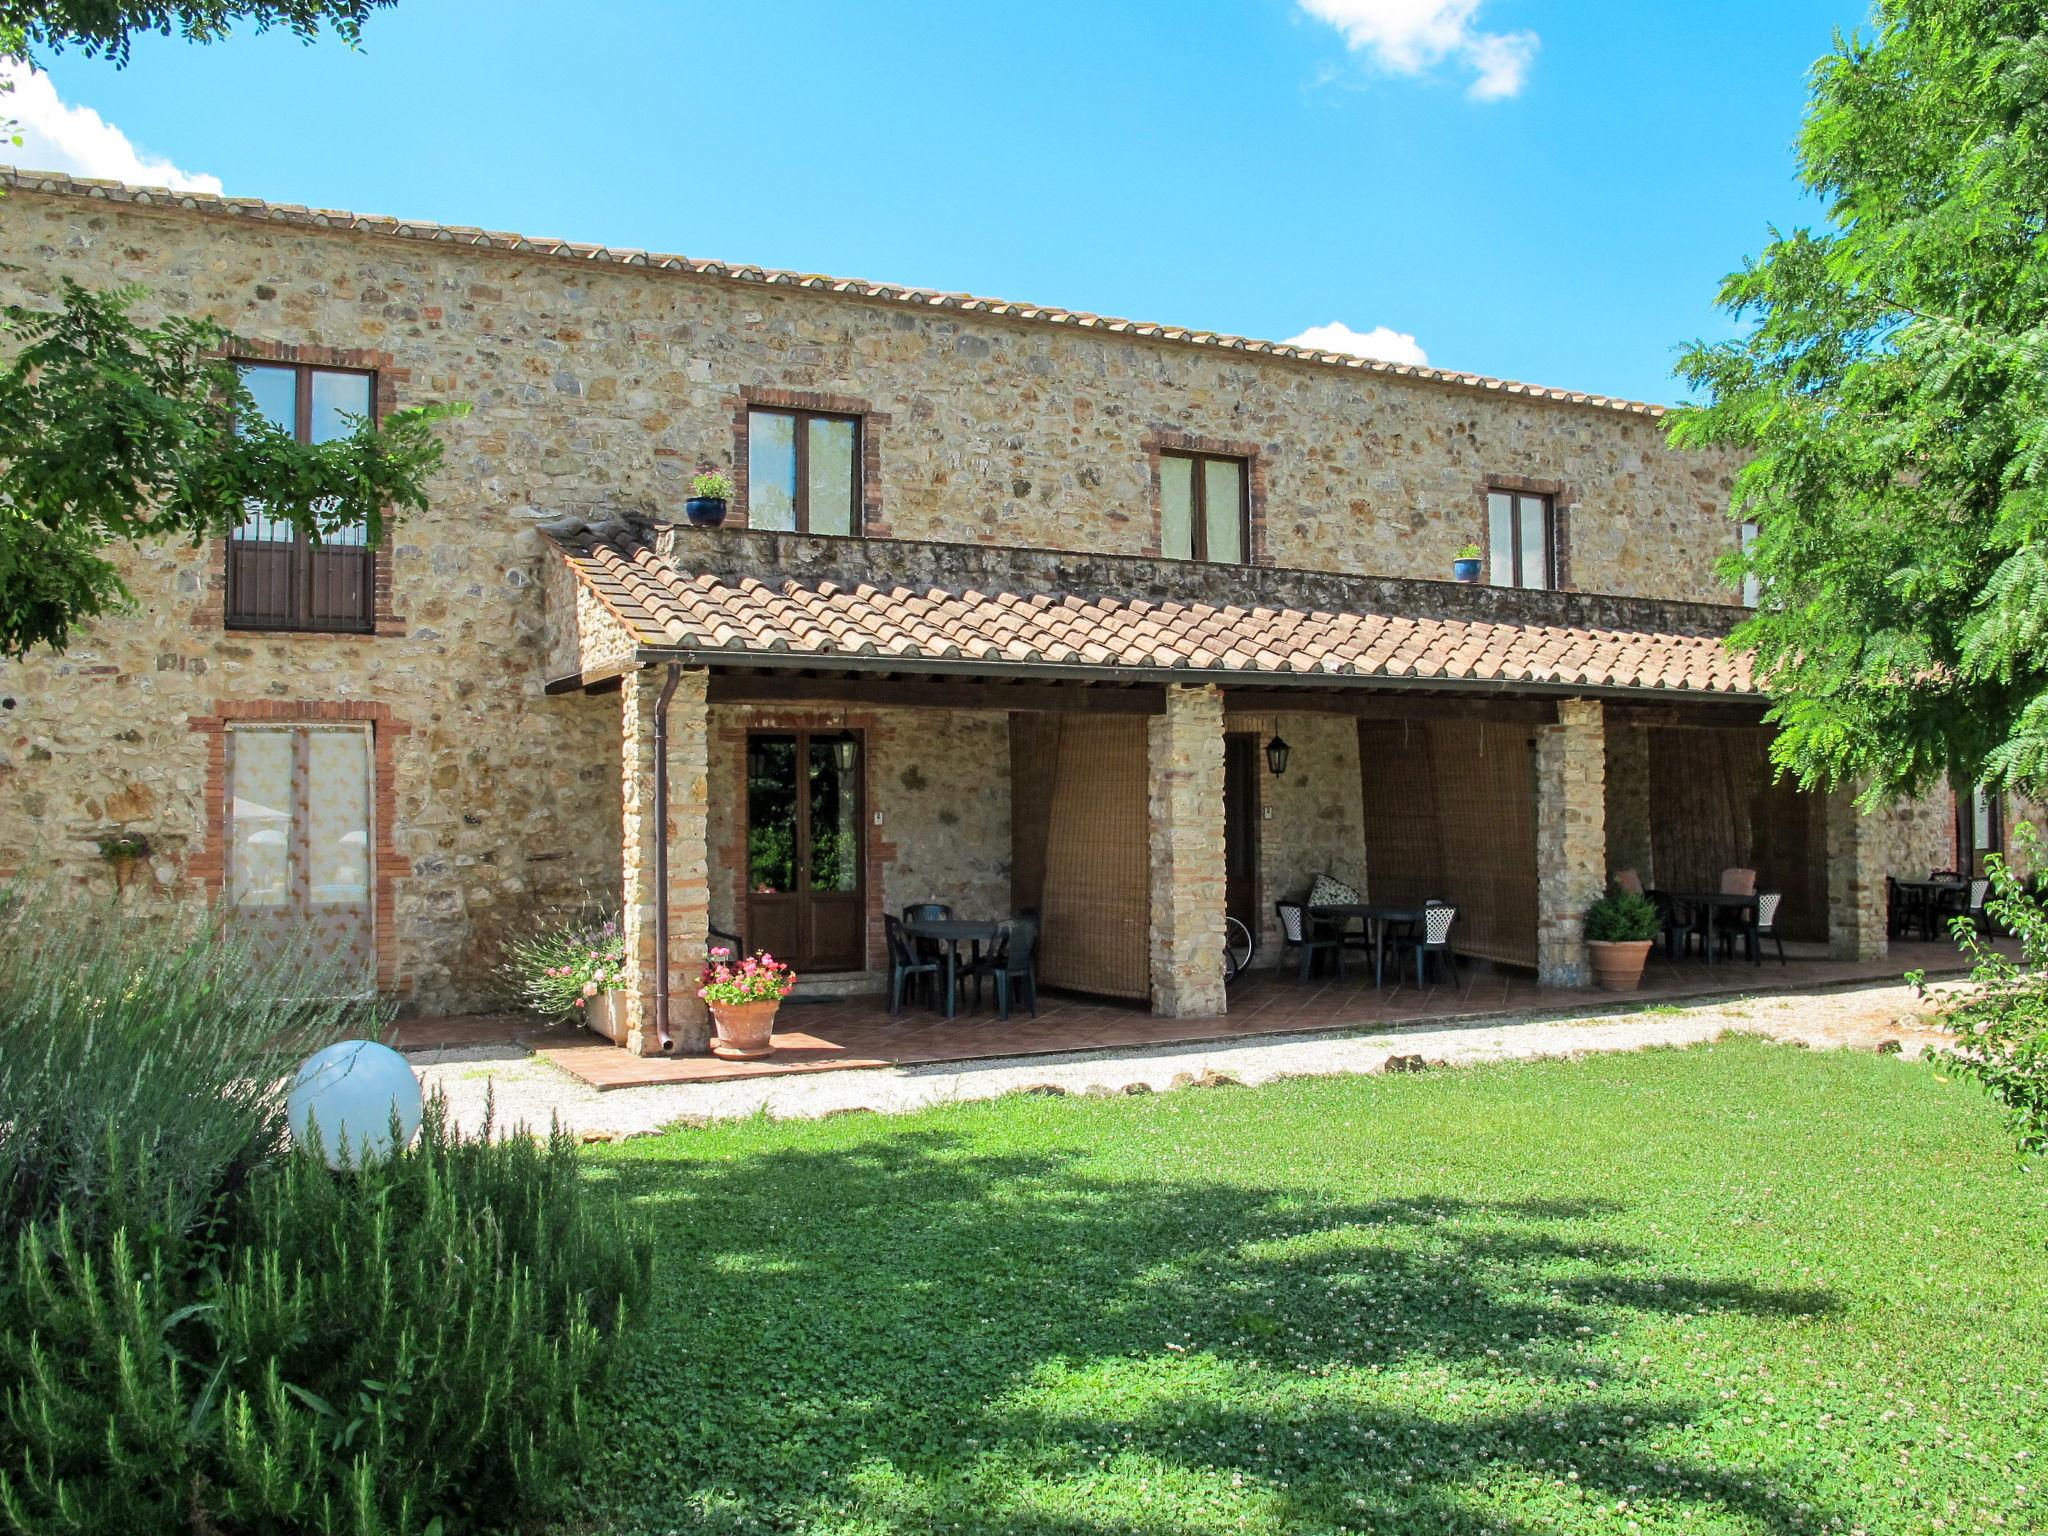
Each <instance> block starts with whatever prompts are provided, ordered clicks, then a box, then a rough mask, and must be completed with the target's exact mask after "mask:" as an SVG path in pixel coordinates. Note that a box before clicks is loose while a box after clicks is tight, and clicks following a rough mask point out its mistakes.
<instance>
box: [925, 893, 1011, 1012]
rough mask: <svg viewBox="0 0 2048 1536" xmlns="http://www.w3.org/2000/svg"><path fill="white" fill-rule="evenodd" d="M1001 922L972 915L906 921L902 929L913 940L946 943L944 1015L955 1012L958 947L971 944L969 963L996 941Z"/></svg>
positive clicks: (958, 959) (958, 971) (958, 962)
mask: <svg viewBox="0 0 2048 1536" xmlns="http://www.w3.org/2000/svg"><path fill="white" fill-rule="evenodd" d="M1001 926H1002V924H1001V923H1000V922H998V921H996V920H995V919H993V918H990V919H988V920H986V921H984V920H983V919H981V918H972V917H920V918H918V919H917V920H916V921H914V922H906V923H905V924H904V925H903V931H904V932H905V933H907V934H909V935H910V937H912V938H913V939H930V940H931V941H932V942H933V943H935V944H943V945H945V946H946V1017H947V1018H949V1019H950V1018H952V1017H954V1016H955V1015H956V1014H957V1013H958V1012H959V1008H958V1006H957V1004H958V998H957V995H956V992H957V988H956V986H955V983H956V980H957V978H958V977H959V974H960V946H961V945H962V944H971V945H973V946H974V948H973V950H972V951H971V953H970V954H969V957H968V963H969V964H972V963H974V962H975V961H977V960H979V959H980V958H981V946H982V945H983V944H985V943H988V944H992V943H994V942H995V937H996V930H997V929H998V928H1000V927H1001Z"/></svg>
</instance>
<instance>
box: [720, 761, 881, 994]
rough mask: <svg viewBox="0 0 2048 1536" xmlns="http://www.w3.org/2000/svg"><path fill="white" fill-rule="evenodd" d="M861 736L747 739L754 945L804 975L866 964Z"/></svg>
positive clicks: (749, 936)
mask: <svg viewBox="0 0 2048 1536" xmlns="http://www.w3.org/2000/svg"><path fill="white" fill-rule="evenodd" d="M861 825H862V821H861V740H860V737H859V736H858V735H857V734H856V733H854V732H852V731H832V732H824V731H820V732H817V733H815V734H814V733H812V732H810V731H757V732H755V733H753V734H751V735H749V736H748V738H747V924H746V929H747V931H746V938H747V943H748V945H749V946H750V947H751V948H754V949H765V950H767V951H768V952H769V953H770V954H772V955H774V956H775V957H776V958H777V959H778V960H786V961H788V962H789V963H790V964H791V965H793V966H795V967H796V968H797V970H798V971H805V970H811V971H857V970H860V969H862V968H863V967H864V966H865V965H866V963H867V955H866V945H865V943H864V942H863V940H864V937H865V934H866V931H867V919H866V902H865V900H864V898H863V894H862V888H861V880H862V870H863V866H864V864H865V862H866V860H865V853H866V849H865V845H864V842H863V838H862V832H861Z"/></svg>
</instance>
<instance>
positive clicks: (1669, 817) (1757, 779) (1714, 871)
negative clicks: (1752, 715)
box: [1650, 728, 1828, 941]
mask: <svg viewBox="0 0 2048 1536" xmlns="http://www.w3.org/2000/svg"><path fill="white" fill-rule="evenodd" d="M1650 856H1651V861H1652V863H1653V865H1654V867H1655V869H1656V872H1657V884H1658V885H1659V886H1660V887H1662V888H1663V889H1665V890H1668V891H1685V890H1707V891H1711V890H1718V889H1719V888H1720V884H1721V871H1722V870H1724V869H1729V868H1741V869H1754V870H1755V871H1756V885H1757V889H1758V890H1760V891H1780V892H1783V893H1784V897H1785V901H1784V905H1783V906H1781V907H1780V908H1779V909H1778V927H1779V931H1780V932H1781V933H1783V934H1784V936H1785V937H1786V938H1788V939H1810V940H1815V941H1819V940H1825V939H1826V938H1827V932H1828V910H1827V823H1826V803H1825V801H1823V799H1822V798H1821V797H1820V796H1819V795H1809V794H1804V793H1802V792H1801V791H1800V790H1799V789H1798V787H1797V786H1796V785H1794V784H1793V783H1792V782H1791V781H1790V780H1789V779H1786V780H1777V781H1774V780H1773V777H1772V769H1771V761H1770V734H1769V732H1768V731H1765V730H1761V729H1751V728H1739V729H1738V728H1721V729H1712V730H1680V729H1670V730H1662V729H1653V730H1652V731H1651V732H1650Z"/></svg>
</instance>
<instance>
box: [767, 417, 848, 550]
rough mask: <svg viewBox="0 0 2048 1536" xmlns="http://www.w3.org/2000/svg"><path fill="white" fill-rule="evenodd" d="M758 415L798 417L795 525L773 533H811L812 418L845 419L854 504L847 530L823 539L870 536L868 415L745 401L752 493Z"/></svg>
mask: <svg viewBox="0 0 2048 1536" xmlns="http://www.w3.org/2000/svg"><path fill="white" fill-rule="evenodd" d="M759 415H769V416H789V417H793V418H795V421H796V430H795V434H794V436H795V439H796V496H795V498H794V499H793V500H792V501H791V503H790V511H791V513H792V515H793V516H794V517H795V520H796V526H795V527H794V528H786V529H773V530H770V531H772V532H779V533H797V534H803V535H805V536H807V537H808V536H809V535H810V533H811V433H810V426H809V424H810V423H811V422H813V421H843V422H847V423H850V424H851V425H852V427H853V463H852V465H851V471H852V474H851V481H852V485H851V495H852V504H851V505H850V506H849V507H848V508H847V521H848V531H847V532H845V533H821V534H818V535H817V537H819V538H821V539H848V538H852V539H859V538H865V537H866V536H867V516H866V513H867V499H868V498H867V490H866V487H867V474H866V463H867V460H866V452H867V416H866V414H865V413H863V412H860V411H823V410H816V409H813V408H812V407H810V406H801V405H770V404H767V403H766V402H764V401H759V400H750V401H748V402H747V404H746V416H747V423H746V444H747V452H748V454H749V464H748V469H747V481H748V485H747V494H748V496H749V497H750V498H751V497H752V495H753V466H752V462H751V455H752V453H753V447H754V418H755V417H756V416H759ZM747 526H748V527H750V528H751V527H753V526H755V525H754V519H753V508H752V506H751V504H750V505H749V506H748V509H747Z"/></svg>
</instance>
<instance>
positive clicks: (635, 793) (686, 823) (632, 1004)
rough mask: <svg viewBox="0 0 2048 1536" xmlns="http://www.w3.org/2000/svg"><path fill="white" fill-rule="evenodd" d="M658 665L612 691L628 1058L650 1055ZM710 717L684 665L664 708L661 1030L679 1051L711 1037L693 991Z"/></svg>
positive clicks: (704, 869)
mask: <svg viewBox="0 0 2048 1536" xmlns="http://www.w3.org/2000/svg"><path fill="white" fill-rule="evenodd" d="M667 681H668V669H667V668H666V667H644V668H642V669H641V670H640V671H638V672H630V673H628V674H627V675H626V678H625V681H624V682H623V683H622V684H621V685H620V688H619V699H620V714H621V725H622V728H623V729H622V735H621V738H620V745H621V752H620V767H621V771H622V773H623V780H622V782H621V785H620V789H621V795H620V801H621V804H622V805H623V807H624V811H625V816H624V821H623V826H622V828H621V830H622V832H623V835H624V839H625V848H624V855H625V856H624V859H623V865H624V869H625V889H624V891H623V893H622V895H621V900H620V905H619V921H620V925H621V927H622V928H623V930H624V932H625V935H626V987H625V990H624V991H623V992H621V993H620V994H619V996H618V1005H619V1008H620V1015H621V1016H620V1027H621V1030H622V1035H621V1040H622V1043H623V1044H624V1045H625V1047H626V1049H627V1050H629V1051H631V1052H632V1053H633V1054H634V1055H636V1056H647V1055H654V1054H658V1053H659V1052H660V1050H661V1042H660V1039H659V1037H658V1036H657V1035H656V1033H655V1010H654V974H655V963H656V958H655V924H654V904H655V902H656V901H657V900H658V899H660V898H659V894H658V893H657V891H656V889H655V880H654V825H655V823H654V711H655V704H656V702H657V701H658V700H659V699H660V697H661V690H662V688H663V686H664V685H665V684H666V683H667ZM710 738H711V728H710V714H709V711H708V709H707V708H706V705H705V674H704V673H703V672H702V671H701V670H685V671H684V672H683V673H682V674H681V675H680V677H679V678H678V679H677V683H676V691H675V695H674V697H673V698H671V699H670V700H669V707H668V893H667V896H668V958H669V1031H670V1034H671V1036H672V1037H673V1038H674V1040H675V1047H676V1049H677V1050H678V1051H688V1050H695V1049H698V1048H700V1047H702V1046H703V1045H704V1043H705V1042H706V1041H707V1040H709V1039H710V1038H711V1031H710V1027H709V1022H708V1019H707V1016H706V1013H705V1010H704V1000H703V999H702V998H700V997H698V996H697V974H698V972H699V971H700V970H701V969H702V967H703V962H704V948H705V944H706V942H707V940H708V926H709V923H710V913H711V882H710V865H711V861H710V852H709V849H710V841H709V835H708V822H709V817H710V785H711V776H710V770H709V753H710Z"/></svg>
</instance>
